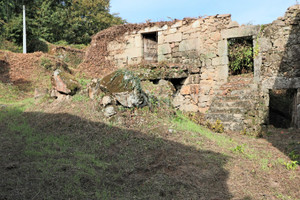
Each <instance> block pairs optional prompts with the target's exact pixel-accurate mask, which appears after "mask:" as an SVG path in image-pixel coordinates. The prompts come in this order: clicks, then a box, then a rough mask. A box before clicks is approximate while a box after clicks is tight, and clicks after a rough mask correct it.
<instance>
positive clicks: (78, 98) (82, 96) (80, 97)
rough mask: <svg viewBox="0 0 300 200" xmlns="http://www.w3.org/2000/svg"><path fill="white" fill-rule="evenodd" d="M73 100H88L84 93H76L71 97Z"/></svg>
mask: <svg viewBox="0 0 300 200" xmlns="http://www.w3.org/2000/svg"><path fill="white" fill-rule="evenodd" d="M72 101H73V102H87V101H89V97H87V96H86V95H81V94H76V95H74V96H73V97H72Z"/></svg>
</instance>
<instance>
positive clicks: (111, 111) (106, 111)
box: [104, 106, 117, 117]
mask: <svg viewBox="0 0 300 200" xmlns="http://www.w3.org/2000/svg"><path fill="white" fill-rule="evenodd" d="M116 113H117V112H116V111H115V108H114V107H113V106H107V107H106V108H105V109H104V116H105V117H111V116H113V115H115V114H116Z"/></svg>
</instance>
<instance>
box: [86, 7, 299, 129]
mask: <svg viewBox="0 0 300 200" xmlns="http://www.w3.org/2000/svg"><path fill="white" fill-rule="evenodd" d="M299 30H300V7H299V5H295V6H292V7H290V8H289V9H288V10H287V11H286V13H285V16H284V17H279V18H278V19H277V20H275V21H273V22H272V23H270V24H266V25H241V26H240V25H239V24H238V23H237V22H235V21H232V20H231V15H230V14H225V15H215V16H208V17H200V18H195V19H194V18H186V19H183V20H174V21H172V22H157V23H150V22H148V23H145V24H126V25H121V26H116V27H112V28H109V29H107V30H104V31H102V32H99V33H98V34H97V35H95V36H94V37H93V40H92V43H91V47H90V49H89V50H88V52H87V54H86V59H85V62H84V64H85V66H86V69H87V70H90V71H91V72H92V73H94V74H97V73H99V74H101V75H105V74H107V73H109V72H111V71H112V70H115V69H117V68H123V67H128V66H135V69H138V71H139V72H140V75H141V77H142V78H143V79H149V80H151V81H153V82H154V83H155V82H157V80H159V79H165V80H169V81H170V82H172V83H173V84H174V85H175V87H176V89H177V92H176V94H174V99H173V104H174V106H176V107H178V108H179V109H181V110H184V111H192V112H201V113H204V114H205V115H206V118H207V120H210V121H212V122H213V121H216V120H217V119H219V120H221V121H222V123H223V124H224V126H225V128H226V129H227V130H233V131H241V130H247V131H259V130H260V129H261V127H263V126H264V125H266V124H273V125H274V126H278V127H283V128H287V127H296V128H299V127H300V32H299ZM233 38H241V39H243V38H245V39H247V40H250V41H251V43H252V47H253V72H251V73H250V74H247V75H239V76H231V75H230V74H229V68H228V65H229V59H228V41H229V40H231V39H233ZM149 66H150V67H149ZM162 66H163V67H162ZM133 68H134V67H133ZM278 122H280V123H278Z"/></svg>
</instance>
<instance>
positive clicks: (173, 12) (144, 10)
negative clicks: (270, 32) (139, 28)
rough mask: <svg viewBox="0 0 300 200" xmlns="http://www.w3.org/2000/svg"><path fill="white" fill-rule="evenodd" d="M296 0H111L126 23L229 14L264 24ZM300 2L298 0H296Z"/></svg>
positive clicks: (236, 19) (240, 21) (282, 13)
mask: <svg viewBox="0 0 300 200" xmlns="http://www.w3.org/2000/svg"><path fill="white" fill-rule="evenodd" d="M296 2H297V1H296V0H248V1H245V0H110V3H111V8H110V12H111V13H118V16H120V17H122V18H123V19H125V20H126V21H127V22H129V23H140V22H145V21H146V20H151V21H152V22H156V21H168V20H170V19H183V18H184V17H199V16H209V15H216V14H231V18H232V20H234V21H237V22H238V23H239V24H240V25H241V24H267V23H271V22H272V21H273V20H276V19H277V18H278V17H280V16H283V15H284V13H285V11H286V9H287V8H288V7H290V6H292V5H294V4H296ZM299 2H300V1H299Z"/></svg>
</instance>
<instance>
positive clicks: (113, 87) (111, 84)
mask: <svg viewBox="0 0 300 200" xmlns="http://www.w3.org/2000/svg"><path fill="white" fill-rule="evenodd" d="M130 76H132V77H130ZM138 84H139V83H137V80H136V77H134V75H133V74H128V73H126V71H123V70H117V71H115V72H113V73H111V74H109V75H107V76H105V77H104V78H103V79H102V80H101V81H100V85H101V86H100V87H101V89H103V90H104V91H105V92H108V93H112V94H113V93H121V92H130V91H132V90H133V89H134V86H136V85H138Z"/></svg>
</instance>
